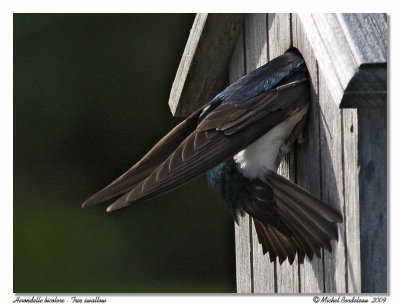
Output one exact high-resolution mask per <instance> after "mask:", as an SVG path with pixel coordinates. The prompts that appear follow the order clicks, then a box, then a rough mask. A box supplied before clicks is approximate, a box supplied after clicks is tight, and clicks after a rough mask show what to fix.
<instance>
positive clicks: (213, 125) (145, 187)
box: [107, 79, 309, 211]
mask: <svg viewBox="0 0 400 306" xmlns="http://www.w3.org/2000/svg"><path fill="white" fill-rule="evenodd" d="M308 102H309V84H308V82H306V81H305V80H304V79H303V81H298V82H292V84H291V85H290V86H285V88H279V87H277V88H276V89H275V90H271V91H269V92H266V93H262V94H260V95H258V96H256V97H254V98H252V99H250V100H249V101H246V102H244V103H243V104H241V105H240V107H239V106H238V105H236V104H221V105H220V106H218V107H216V108H215V109H214V110H213V111H212V112H210V113H209V114H208V115H207V116H206V117H205V118H204V119H203V120H202V121H201V122H200V123H199V124H198V126H197V128H196V130H194V131H193V132H192V133H191V134H190V135H189V136H188V137H187V138H185V140H184V141H183V142H182V143H180V144H179V146H178V147H177V148H176V149H175V150H174V151H173V153H172V154H171V155H169V156H168V158H167V159H166V160H165V161H163V162H162V163H161V164H160V165H159V166H158V167H157V168H156V169H154V170H153V171H152V172H151V174H150V175H149V176H148V177H147V178H145V179H144V180H142V181H140V182H139V183H138V184H137V185H136V186H134V187H133V189H132V190H130V191H129V192H127V193H126V194H125V195H123V196H122V197H120V198H119V199H118V200H117V201H116V202H114V203H113V204H112V205H111V206H109V207H108V209H107V211H113V210H116V209H120V208H123V207H126V206H128V205H131V204H133V203H138V202H140V201H143V200H147V199H150V198H153V197H155V196H158V195H160V194H163V193H165V192H167V191H170V190H172V189H174V188H176V187H178V186H180V185H182V184H184V183H186V182H188V181H190V180H192V179H194V178H195V177H197V176H199V175H200V174H202V173H203V172H205V171H207V170H209V169H211V168H213V167H215V166H216V165H218V164H219V163H221V162H222V161H224V160H226V159H227V158H229V157H231V156H233V155H234V154H236V153H237V152H239V151H241V150H243V149H244V148H246V147H247V146H248V145H249V144H251V143H252V142H254V141H255V140H257V139H258V138H259V137H261V136H262V135H264V134H265V133H266V132H268V131H269V130H270V129H271V128H273V127H274V126H276V125H277V124H279V123H280V122H282V121H283V120H285V119H286V118H288V117H289V116H291V115H292V114H293V113H296V112H297V111H299V110H300V109H301V108H302V107H303V106H304V105H305V104H306V103H308ZM247 103H249V104H251V105H252V107H251V108H247V107H246V104H247ZM279 106H282V107H279Z"/></svg>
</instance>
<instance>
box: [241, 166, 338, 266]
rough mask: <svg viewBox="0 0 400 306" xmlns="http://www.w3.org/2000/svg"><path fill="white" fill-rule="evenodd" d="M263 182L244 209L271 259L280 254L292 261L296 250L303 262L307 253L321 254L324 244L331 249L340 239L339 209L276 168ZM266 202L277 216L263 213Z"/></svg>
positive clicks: (282, 258) (281, 256) (281, 259)
mask: <svg viewBox="0 0 400 306" xmlns="http://www.w3.org/2000/svg"><path fill="white" fill-rule="evenodd" d="M260 184H265V185H264V186H261V185H259V186H256V188H255V192H256V194H255V197H254V198H255V200H254V201H253V203H252V205H251V206H250V207H249V206H248V207H247V208H250V209H249V210H248V209H245V210H248V211H247V212H248V213H249V214H250V215H252V217H253V220H254V225H255V228H256V232H257V236H258V239H259V242H260V244H261V245H262V247H263V253H264V254H265V253H267V252H268V253H269V256H270V260H271V262H272V261H275V260H276V258H277V257H278V258H279V262H280V263H282V262H283V261H284V260H286V259H288V260H289V263H290V264H292V263H293V261H294V259H295V256H296V253H297V254H298V258H299V262H300V263H303V262H304V258H305V256H306V255H307V257H308V258H309V259H310V260H311V259H312V258H313V256H314V254H315V255H316V256H317V257H320V256H321V248H325V249H326V250H328V251H329V252H331V251H332V246H331V240H338V230H337V223H341V222H342V216H341V214H340V213H338V212H337V211H336V210H335V209H333V208H332V207H330V206H328V205H326V204H325V203H323V202H322V201H321V200H319V199H317V198H316V197H315V196H313V195H312V194H310V193H309V192H308V191H306V190H304V189H303V188H301V187H300V186H298V185H296V184H294V183H292V182H290V181H289V180H287V179H285V178H284V177H282V176H280V175H278V174H277V173H275V172H273V171H268V172H267V174H266V182H262V183H260ZM271 190H272V193H273V200H272V203H271V200H270V198H271V193H270V192H271ZM267 199H269V200H267ZM267 202H270V203H269V204H268V205H271V204H272V205H273V211H274V212H273V213H274V216H271V213H269V215H266V214H265V213H264V211H265V210H263V209H262V206H263V205H265V204H266V203H267ZM268 210H269V211H271V208H269V209H268Z"/></svg>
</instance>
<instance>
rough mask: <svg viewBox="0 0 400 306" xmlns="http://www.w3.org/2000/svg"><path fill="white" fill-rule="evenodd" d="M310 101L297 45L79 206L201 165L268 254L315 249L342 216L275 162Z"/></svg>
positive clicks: (155, 191) (154, 192)
mask: <svg viewBox="0 0 400 306" xmlns="http://www.w3.org/2000/svg"><path fill="white" fill-rule="evenodd" d="M309 105H310V83H309V76H308V73H307V69H306V67H305V64H304V60H303V58H302V57H301V55H300V54H299V53H297V51H295V50H289V51H288V52H286V53H285V54H283V55H281V56H279V57H277V58H275V59H274V60H272V61H270V62H269V63H267V64H266V65H264V66H262V67H260V68H258V69H256V70H254V71H253V72H251V73H249V74H247V75H245V76H243V77H242V78H240V79H239V80H238V81H237V82H235V83H233V84H231V85H230V86H228V87H227V88H226V89H225V90H223V91H222V92H220V93H219V94H218V95H217V96H215V98H213V99H212V100H211V101H209V102H208V103H207V104H205V105H204V106H202V107H200V108H199V109H198V110H196V111H195V112H194V113H192V114H191V115H190V116H189V117H188V118H187V119H185V120H184V121H183V122H181V123H180V124H179V125H178V126H176V127H175V128H174V129H173V130H171V131H170V132H169V133H168V134H167V135H166V136H165V137H164V138H162V139H161V140H160V141H159V142H158V143H157V144H156V145H155V146H154V147H153V148H152V149H151V150H150V151H149V152H148V153H147V154H146V155H145V156H144V157H143V158H142V159H141V160H140V161H138V162H137V163H136V164H135V165H134V166H133V167H132V168H130V169H129V170H128V171H127V172H126V173H124V174H123V175H122V176H121V177H119V178H117V179H116V180H115V181H113V182H112V183H111V184H109V185H108V186H106V187H105V188H104V189H102V190H100V191H99V192H97V193H96V194H94V195H93V196H91V197H90V198H89V199H87V200H86V201H85V202H84V203H83V205H82V207H85V206H90V205H93V204H97V203H99V202H103V201H106V200H109V199H112V198H115V197H119V198H117V199H116V200H115V202H113V203H112V204H111V205H110V206H108V208H107V211H108V212H111V211H114V210H117V209H121V208H124V207H126V206H129V205H132V204H136V203H139V202H142V201H145V200H149V199H151V198H154V197H156V196H159V195H161V194H164V193H166V192H169V191H171V190H173V189H175V188H177V187H179V186H180V185H182V184H185V183H186V182H188V181H190V180H192V179H194V178H195V177H197V176H199V175H200V174H202V173H204V172H206V171H207V179H208V181H209V184H210V185H211V186H213V187H214V188H215V189H216V190H217V191H218V193H219V194H220V195H221V197H222V198H223V199H224V201H225V202H226V203H227V205H228V208H229V209H230V210H231V212H232V215H233V217H234V219H235V221H236V222H237V223H239V218H238V216H239V215H240V216H243V215H244V214H245V213H247V214H249V215H250V216H251V217H252V218H253V222H254V226H255V229H256V232H257V236H258V239H259V243H260V244H261V245H262V248H263V253H264V254H266V253H267V252H268V253H269V257H270V260H271V262H273V261H275V260H276V258H278V259H279V263H282V262H283V261H285V260H286V259H288V260H289V263H290V264H292V263H293V261H294V259H295V257H296V253H297V255H298V259H299V262H300V263H303V262H304V258H305V256H307V257H308V258H309V259H312V258H313V256H314V254H315V255H317V256H318V257H320V256H321V253H320V250H321V248H322V247H324V248H326V249H327V250H329V251H331V250H332V248H331V244H330V241H331V240H337V239H338V234H337V223H340V222H342V216H341V214H340V213H339V212H337V211H336V210H334V209H333V208H331V207H329V206H327V205H326V204H324V203H323V202H322V201H320V200H319V199H317V198H316V197H315V196H313V195H311V194H310V193H309V192H307V191H306V190H304V189H303V188H301V187H299V186H298V185H296V184H294V183H292V182H290V181H289V180H287V179H286V178H284V177H282V176H280V175H278V174H277V173H276V170H277V168H278V165H279V163H280V161H281V160H282V158H283V156H284V155H285V154H286V153H287V152H288V151H289V148H290V146H291V144H292V143H293V142H294V141H295V140H296V139H298V138H299V135H300V132H301V129H302V127H303V126H304V122H305V119H306V114H307V111H308V108H309Z"/></svg>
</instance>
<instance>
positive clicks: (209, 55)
mask: <svg viewBox="0 0 400 306" xmlns="http://www.w3.org/2000/svg"><path fill="white" fill-rule="evenodd" d="M291 47H294V48H297V49H298V50H299V51H300V53H301V54H302V56H303V57H304V60H305V62H306V65H307V68H308V71H309V74H310V78H311V93H312V94H311V99H312V101H311V109H310V112H309V115H308V122H307V125H306V128H305V132H304V137H305V142H304V143H302V144H296V145H295V146H294V148H293V150H292V152H291V153H289V154H288V155H287V156H286V157H285V159H284V161H283V162H282V163H281V165H280V167H279V170H278V171H279V173H280V174H282V175H284V176H286V177H287V178H289V179H290V180H292V181H294V182H296V183H297V184H299V185H300V186H302V187H304V188H305V189H307V190H308V191H310V192H311V193H313V194H314V195H315V196H316V197H318V198H320V199H322V200H323V201H324V202H325V203H327V204H328V205H331V206H333V207H335V208H336V209H338V210H340V211H342V213H343V216H344V218H343V223H342V224H341V225H340V227H339V240H338V241H337V242H336V241H335V242H333V250H332V252H331V253H329V252H327V251H323V252H322V256H321V258H318V257H314V258H313V259H312V260H311V261H310V260H306V261H305V262H304V263H303V264H300V263H298V261H297V260H295V262H294V263H293V264H292V265H290V264H289V263H288V262H287V261H286V262H283V263H282V264H281V265H280V264H279V263H276V262H270V259H269V257H268V256H266V255H263V252H262V247H261V245H260V244H259V243H258V239H257V235H256V230H255V228H254V223H253V220H252V218H251V217H249V216H247V215H245V216H244V217H243V218H241V219H240V224H239V225H235V242H236V278H237V281H236V283H237V292H238V293H321V292H328V293H358V292H374V293H385V292H387V16H386V14H197V16H196V18H195V21H194V24H193V27H192V30H191V33H190V36H189V39H188V41H187V44H186V48H185V50H184V54H183V56H182V59H181V62H180V65H179V68H178V71H177V74H176V77H175V81H174V83H173V86H172V89H171V95H170V100H169V105H170V108H171V111H172V113H173V114H174V116H179V117H184V116H187V115H189V114H190V113H191V112H192V111H194V110H195V109H197V108H198V107H199V106H201V105H203V104H205V103H206V102H208V101H209V100H211V99H212V98H213V97H214V96H215V95H216V94H217V93H218V92H219V91H221V90H222V89H223V88H224V87H226V86H227V85H228V84H229V83H232V82H234V81H235V80H237V79H238V78H240V77H241V76H243V75H245V74H246V73H249V72H251V71H253V70H254V69H256V68H257V67H259V66H261V65H263V64H265V63H267V62H268V61H270V60H272V59H274V58H275V57H277V56H279V55H281V54H283V53H284V52H285V51H286V50H288V49H289V48H291Z"/></svg>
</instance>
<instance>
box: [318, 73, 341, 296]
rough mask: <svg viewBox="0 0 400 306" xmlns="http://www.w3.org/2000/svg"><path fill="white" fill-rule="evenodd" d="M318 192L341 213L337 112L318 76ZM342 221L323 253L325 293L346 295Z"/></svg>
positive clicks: (328, 90) (325, 84)
mask: <svg viewBox="0 0 400 306" xmlns="http://www.w3.org/2000/svg"><path fill="white" fill-rule="evenodd" d="M319 103H320V109H321V111H320V144H321V162H322V163H321V178H322V184H321V191H322V196H321V197H322V200H323V201H324V202H325V203H327V204H328V205H332V206H334V207H336V208H337V209H338V210H340V211H342V212H343V211H345V207H344V203H345V199H344V191H343V180H342V178H343V168H342V152H343V151H342V121H341V111H340V109H338V107H337V106H336V105H335V103H333V101H332V96H331V92H330V88H329V86H328V85H327V81H326V80H325V78H324V77H323V75H321V74H319ZM344 231H345V221H344V222H343V223H342V224H341V225H340V226H339V241H338V242H333V243H332V245H333V250H332V253H329V252H325V251H324V269H325V291H326V292H340V293H344V292H346V277H345V276H346V262H345V258H346V255H345V232H344Z"/></svg>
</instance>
